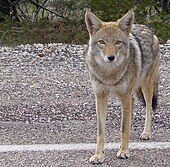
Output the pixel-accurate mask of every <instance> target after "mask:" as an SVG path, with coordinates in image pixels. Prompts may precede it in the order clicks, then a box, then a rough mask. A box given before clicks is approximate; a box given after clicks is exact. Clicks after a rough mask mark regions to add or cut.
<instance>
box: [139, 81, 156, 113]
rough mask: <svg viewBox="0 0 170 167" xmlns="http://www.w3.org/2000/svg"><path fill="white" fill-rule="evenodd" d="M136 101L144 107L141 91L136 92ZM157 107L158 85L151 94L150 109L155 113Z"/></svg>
mask: <svg viewBox="0 0 170 167" xmlns="http://www.w3.org/2000/svg"><path fill="white" fill-rule="evenodd" d="M136 94H137V97H138V99H139V100H140V101H141V102H143V104H144V105H145V106H146V102H145V98H144V95H143V92H142V89H141V88H139V89H138V90H137V92H136ZM157 106H158V83H156V84H155V88H154V92H153V97H152V108H153V110H154V111H155V110H156V109H157Z"/></svg>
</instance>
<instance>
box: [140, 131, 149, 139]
mask: <svg viewBox="0 0 170 167" xmlns="http://www.w3.org/2000/svg"><path fill="white" fill-rule="evenodd" d="M140 139H141V140H149V139H151V135H150V134H149V133H147V132H142V134H141V135H140Z"/></svg>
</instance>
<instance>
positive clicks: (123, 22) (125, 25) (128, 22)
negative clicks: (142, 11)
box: [118, 10, 134, 35]
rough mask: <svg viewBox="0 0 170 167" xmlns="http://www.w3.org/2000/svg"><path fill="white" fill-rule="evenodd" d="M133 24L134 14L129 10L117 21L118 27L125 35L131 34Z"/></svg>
mask: <svg viewBox="0 0 170 167" xmlns="http://www.w3.org/2000/svg"><path fill="white" fill-rule="evenodd" d="M133 22H134V12H133V10H130V11H129V12H127V13H126V14H125V15H124V16H123V17H122V18H121V19H119V20H118V25H119V27H120V29H121V30H122V31H124V32H125V33H126V34H127V35H129V33H130V32H131V28H132V24H133Z"/></svg>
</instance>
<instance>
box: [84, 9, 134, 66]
mask: <svg viewBox="0 0 170 167" xmlns="http://www.w3.org/2000/svg"><path fill="white" fill-rule="evenodd" d="M133 21H134V12H133V11H129V12H128V13H127V14H126V15H124V16H123V17H122V18H121V19H119V20H117V21H116V22H103V21H101V20H100V19H99V18H98V17H97V16H95V15H94V14H93V13H92V12H90V11H87V12H86V14H85V22H86V26H87V30H88V32H89V36H90V41H89V47H91V54H93V55H94V56H96V58H97V59H101V60H104V61H105V62H108V63H114V62H115V64H117V63H118V64H119V63H121V62H122V61H125V60H126V57H127V56H128V53H129V40H128V36H129V33H130V32H131V28H132V24H133ZM118 64H117V65H118Z"/></svg>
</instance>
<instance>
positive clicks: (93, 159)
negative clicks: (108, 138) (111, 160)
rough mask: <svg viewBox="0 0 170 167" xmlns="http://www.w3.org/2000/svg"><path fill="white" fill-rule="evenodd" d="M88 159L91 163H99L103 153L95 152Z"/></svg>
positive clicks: (101, 161)
mask: <svg viewBox="0 0 170 167" xmlns="http://www.w3.org/2000/svg"><path fill="white" fill-rule="evenodd" d="M89 161H90V162H91V163H92V164H101V163H103V161H104V155H99V154H98V155H97V154H95V155H93V156H92V157H91V158H90V159H89Z"/></svg>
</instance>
